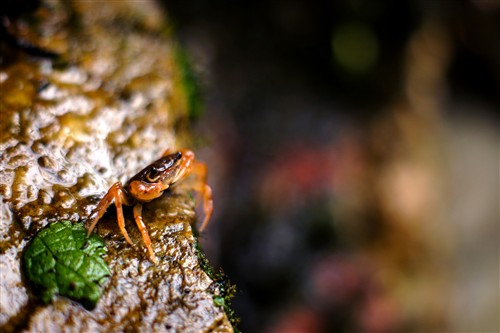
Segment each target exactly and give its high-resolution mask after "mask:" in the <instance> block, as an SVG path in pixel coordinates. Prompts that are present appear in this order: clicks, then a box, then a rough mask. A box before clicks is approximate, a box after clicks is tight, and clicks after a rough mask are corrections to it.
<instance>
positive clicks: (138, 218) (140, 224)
mask: <svg viewBox="0 0 500 333" xmlns="http://www.w3.org/2000/svg"><path fill="white" fill-rule="evenodd" d="M134 218H135V223H136V224H137V228H139V231H140V232H141V234H142V239H143V240H144V243H145V244H146V248H147V249H148V252H149V257H150V258H151V261H153V262H154V263H155V264H157V263H158V260H157V259H156V256H155V254H154V252H153V248H152V247H151V239H150V238H149V233H148V230H147V229H146V225H145V224H144V221H143V220H142V203H138V204H137V205H135V206H134Z"/></svg>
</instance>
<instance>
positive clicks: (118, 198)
mask: <svg viewBox="0 0 500 333" xmlns="http://www.w3.org/2000/svg"><path fill="white" fill-rule="evenodd" d="M190 174H195V175H196V176H197V178H196V180H195V182H194V183H193V184H194V186H193V187H194V190H195V191H197V192H199V193H200V194H201V197H202V198H203V211H204V214H205V216H204V219H203V222H202V224H201V227H200V228H199V230H200V231H203V230H204V229H205V227H206V226H207V225H208V222H209V220H210V217H211V216H212V211H213V201H212V189H211V188H210V186H209V185H208V184H207V182H206V179H207V167H206V165H205V164H204V163H202V162H198V161H196V160H195V155H194V153H193V152H192V151H191V150H189V149H182V150H180V151H177V152H173V151H171V150H166V151H165V152H164V153H163V155H162V157H161V158H160V159H158V160H156V161H155V162H153V163H151V164H150V165H148V166H147V167H145V168H144V169H142V170H141V171H139V172H138V173H137V174H136V175H135V176H133V177H132V178H130V179H129V181H127V183H125V186H123V185H122V184H121V183H120V182H116V183H114V184H113V185H111V187H110V189H109V190H108V192H107V193H106V195H104V197H103V198H102V199H101V201H100V202H99V204H98V205H97V207H96V209H95V210H94V213H93V214H95V217H94V219H93V220H92V222H91V223H90V226H89V228H88V231H87V237H88V236H89V235H90V234H91V233H92V231H93V230H94V228H95V226H96V225H97V222H99V220H100V219H101V218H102V216H103V215H104V213H105V212H106V210H107V209H108V207H109V206H110V205H111V204H112V203H113V202H114V203H115V206H116V217H117V222H118V226H119V228H120V230H121V233H122V234H123V236H124V237H125V240H126V241H127V242H128V243H129V244H130V245H132V241H131V239H130V237H129V235H128V233H127V230H126V229H125V219H124V217H123V208H122V206H123V205H125V206H133V212H134V219H135V223H136V224H137V227H138V229H139V231H140V232H141V235H142V239H143V240H144V244H145V245H146V248H147V250H148V253H149V257H150V259H151V261H153V262H154V263H155V264H156V263H158V260H157V259H156V256H155V254H154V251H153V248H152V246H151V239H150V237H149V233H148V231H147V228H146V225H145V224H144V220H143V218H142V206H143V203H146V202H150V201H152V200H154V199H157V198H159V197H160V196H161V195H162V194H163V192H164V191H165V190H167V189H168V188H170V187H172V186H174V185H176V184H177V183H178V182H180V181H182V180H183V179H184V178H186V177H187V176H188V175H190Z"/></svg>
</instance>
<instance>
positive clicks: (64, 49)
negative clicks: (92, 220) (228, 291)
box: [0, 1, 232, 332]
mask: <svg viewBox="0 0 500 333" xmlns="http://www.w3.org/2000/svg"><path fill="white" fill-rule="evenodd" d="M163 20H164V17H163V16H162V14H161V11H160V10H159V9H158V8H156V7H155V3H154V2H145V1H141V2H115V1H113V2H97V1H76V2H72V3H70V4H64V3H62V2H57V1H50V2H47V3H43V4H42V5H41V6H39V7H38V8H37V10H36V11H35V12H32V13H30V15H29V18H24V17H20V18H19V17H17V18H14V19H13V20H11V24H10V25H9V26H7V27H6V30H7V31H8V33H9V34H10V35H12V36H16V37H17V38H19V39H22V40H23V42H30V43H32V44H33V45H36V46H37V47H39V48H43V49H45V50H50V51H52V52H55V53H57V54H59V57H56V58H53V57H43V56H42V57H33V56H32V55H29V54H28V53H29V52H25V51H26V50H23V49H22V48H21V49H20V48H16V47H15V46H13V45H9V43H7V42H5V41H0V43H3V44H2V46H1V47H0V52H2V53H3V54H0V56H1V57H2V59H1V60H2V62H1V63H0V115H1V117H0V196H1V199H2V200H1V203H0V205H1V206H0V214H1V223H0V251H1V252H0V330H1V331H2V332H9V331H19V330H27V331H33V332H42V331H43V332H48V331H50V332H56V331H61V330H63V329H64V330H67V331H75V332H77V331H78V332H82V331H98V330H100V331H105V330H113V331H117V330H122V331H123V330H127V331H128V330H132V331H134V330H139V331H146V330H153V331H162V332H164V331H182V332H190V331H192V332H198V331H211V330H215V331H232V327H231V325H230V324H229V322H228V320H227V317H226V315H225V313H224V311H223V309H222V308H221V307H217V306H216V305H214V302H213V297H214V296H215V295H217V294H218V288H217V285H216V284H215V283H214V281H212V280H211V279H210V278H209V277H208V276H207V274H205V272H204V271H203V270H202V269H201V268H200V264H199V261H198V256H197V252H196V250H195V243H196V238H195V237H194V236H193V232H192V229H191V224H192V223H194V221H195V214H194V207H195V202H194V201H193V200H192V198H191V197H190V195H189V193H188V190H175V189H174V190H173V191H172V192H169V193H165V195H164V196H163V197H162V198H160V199H158V200H156V201H154V202H152V203H150V204H146V205H145V206H144V218H145V221H146V223H147V227H148V229H149V230H150V235H151V238H152V241H153V247H154V250H155V252H156V254H157V257H158V258H159V260H160V263H159V264H158V265H154V264H152V263H151V262H150V261H149V260H148V256H147V254H146V252H145V249H144V246H143V243H142V240H141V237H140V235H139V232H138V231H137V230H136V228H135V226H134V224H133V222H132V218H131V214H130V210H126V211H125V214H126V218H127V229H128V230H129V232H130V236H131V237H132V240H133V241H134V242H135V244H136V246H134V247H131V246H129V245H128V244H127V243H126V242H125V240H124V239H123V236H122V235H121V234H120V232H119V230H118V228H117V226H116V217H115V215H114V213H113V209H112V208H110V211H111V212H110V213H108V214H106V215H105V217H104V218H103V220H102V221H101V222H100V223H99V226H98V228H97V231H98V232H99V233H100V234H101V236H103V237H104V239H105V241H106V245H107V247H108V254H107V255H106V257H105V260H106V261H107V263H108V265H109V266H110V269H111V271H112V277H111V279H110V280H109V282H108V283H107V284H106V285H105V290H104V295H103V297H102V298H101V300H100V302H99V304H98V305H97V307H96V309H94V310H93V311H86V310H85V309H84V308H83V307H81V306H80V305H78V304H76V303H74V302H71V301H69V300H68V299H65V298H62V297H60V298H57V299H56V300H55V301H54V302H53V303H52V304H50V305H43V304H41V303H40V302H39V301H38V300H37V298H36V296H34V295H33V291H32V290H31V289H30V288H29V286H27V285H26V282H25V281H24V280H23V279H24V277H23V275H22V272H21V270H20V262H21V254H22V251H23V249H24V248H25V246H26V245H27V244H28V242H29V239H30V237H31V236H33V235H34V234H35V233H36V232H37V231H38V230H40V229H41V228H42V227H44V226H46V225H47V224H48V223H50V222H53V221H56V220H60V219H68V220H71V221H87V220H88V218H89V215H90V214H91V213H92V210H93V209H94V208H95V206H96V204H97V202H98V201H99V199H100V198H101V197H102V196H103V195H104V193H105V192H106V191H107V189H108V187H109V186H110V185H111V184H112V183H114V182H115V181H117V180H121V181H123V182H124V181H126V179H127V178H128V177H131V176H133V175H134V174H135V173H136V172H137V171H139V170H140V169H142V168H143V167H144V166H145V165H147V164H149V163H150V162H152V161H153V160H155V159H156V158H158V157H159V156H160V154H161V152H162V151H164V150H165V149H167V148H172V147H182V146H185V145H186V140H187V138H188V134H187V133H185V132H186V131H185V126H184V125H185V124H186V122H187V119H188V116H189V115H188V113H189V110H188V109H187V108H188V104H189V103H188V101H187V96H186V93H185V91H184V90H183V85H182V80H183V78H182V75H183V74H182V70H180V69H179V66H178V65H177V63H176V59H177V51H176V48H175V45H174V44H173V43H172V41H171V39H170V38H169V37H168V29H167V28H166V26H165V24H164V22H163Z"/></svg>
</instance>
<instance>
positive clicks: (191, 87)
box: [175, 47, 203, 120]
mask: <svg viewBox="0 0 500 333" xmlns="http://www.w3.org/2000/svg"><path fill="white" fill-rule="evenodd" d="M175 61H176V63H177V65H178V68H179V72H180V73H179V74H180V81H181V86H182V89H183V90H184V92H185V94H186V96H185V98H186V102H187V111H188V116H189V119H190V120H196V119H198V118H199V117H200V116H201V115H202V113H203V105H202V102H201V100H202V98H201V90H200V85H199V81H198V77H197V75H196V74H195V72H194V70H193V65H192V63H191V60H190V59H189V57H188V55H187V53H186V52H185V51H184V50H183V49H182V48H180V47H178V48H177V50H176V52H175Z"/></svg>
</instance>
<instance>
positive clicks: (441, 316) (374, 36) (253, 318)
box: [161, 0, 500, 333]
mask: <svg viewBox="0 0 500 333" xmlns="http://www.w3.org/2000/svg"><path fill="white" fill-rule="evenodd" d="M161 3H162V4H163V5H164V7H165V8H166V11H167V13H168V15H169V16H170V18H171V19H172V20H173V21H174V24H175V29H174V30H175V33H176V34H177V37H178V39H179V40H180V42H181V44H182V45H183V46H184V48H185V50H186V52H187V54H188V55H189V56H190V58H191V59H192V61H193V65H194V69H195V71H196V73H197V74H198V76H199V78H200V81H199V82H200V85H201V91H202V94H203V100H204V112H203V114H202V116H201V117H200V118H199V119H198V121H197V122H196V123H195V124H196V125H195V133H196V134H195V137H196V138H197V140H198V142H196V143H195V145H194V147H195V149H197V152H198V155H199V156H200V159H201V160H204V161H206V162H207V164H208V166H209V172H210V175H209V182H210V184H211V185H212V186H213V188H214V196H215V198H214V201H215V213H214V217H213V219H212V223H211V225H210V226H209V228H208V232H206V233H205V234H204V235H203V237H202V238H203V246H204V249H205V251H206V252H207V255H208V257H209V259H210V261H211V263H212V264H214V266H221V267H223V269H224V271H225V272H226V273H227V275H228V276H229V277H230V278H231V280H232V281H233V282H234V283H236V284H237V286H238V288H239V292H238V294H237V296H236V298H235V299H234V301H233V308H234V309H235V311H236V312H237V314H238V315H239V316H240V317H241V319H242V320H241V323H240V325H239V329H240V330H242V331H244V332H275V333H277V332H311V333H312V332H416V331H420V332H422V331H425V332H438V331H440V332H498V330H499V314H500V309H499V297H500V295H499V283H500V282H499V224H498V222H499V208H498V207H499V182H498V174H499V166H498V163H499V136H498V132H499V117H498V115H499V110H500V109H499V106H500V94H499V93H500V84H499V83H500V1H496V0H491V1H488V0H484V1H448V0H438V1H424V0H421V1H381V0H380V1H374V0H345V1H306V0H272V1H248V2H245V3H240V2H234V1H229V0H214V1H201V0H194V1H189V2H185V1H179V0H163V1H161Z"/></svg>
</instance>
